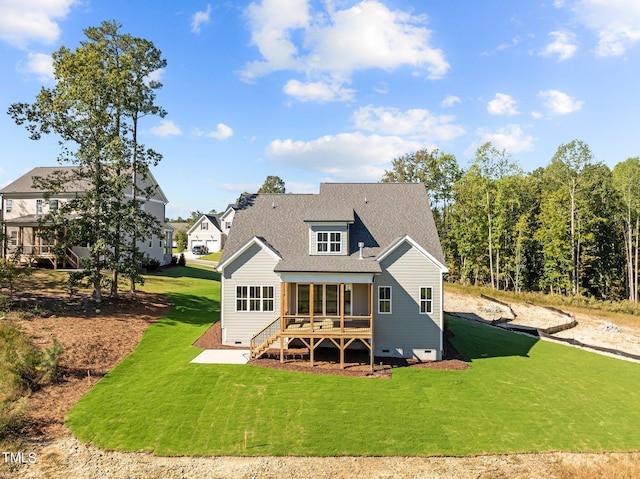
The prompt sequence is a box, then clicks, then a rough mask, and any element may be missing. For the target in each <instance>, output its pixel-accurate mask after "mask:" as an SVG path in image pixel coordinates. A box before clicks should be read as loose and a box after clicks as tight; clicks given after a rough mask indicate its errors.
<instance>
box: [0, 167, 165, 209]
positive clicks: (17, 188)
mask: <svg viewBox="0 0 640 479" xmlns="http://www.w3.org/2000/svg"><path fill="white" fill-rule="evenodd" d="M77 168H78V167H76V166H38V167H36V168H33V169H32V170H30V171H28V172H27V173H25V174H24V175H22V176H21V177H19V178H18V179H17V180H15V181H13V182H11V183H9V184H8V185H7V186H5V187H4V188H2V190H0V194H2V195H6V194H20V193H27V194H33V193H44V190H41V189H39V188H34V187H33V178H34V177H43V178H46V177H48V176H51V175H53V174H54V173H56V172H61V173H64V174H68V173H71V172H73V171H74V170H76V169H77ZM147 175H148V182H149V183H150V184H152V185H156V186H157V188H156V190H155V194H154V195H153V197H152V198H153V199H156V200H159V201H161V202H163V203H165V204H166V203H168V202H169V200H167V197H166V196H165V194H164V192H163V191H162V188H160V186H159V185H158V182H157V181H156V179H155V177H154V176H153V174H152V173H151V171H149V170H147ZM142 186H145V185H142ZM89 187H90V185H89V182H88V181H86V180H84V179H80V180H76V181H73V182H71V183H70V184H69V185H68V186H67V188H66V189H65V193H81V192H83V191H85V190H86V189H88V188H89Z"/></svg>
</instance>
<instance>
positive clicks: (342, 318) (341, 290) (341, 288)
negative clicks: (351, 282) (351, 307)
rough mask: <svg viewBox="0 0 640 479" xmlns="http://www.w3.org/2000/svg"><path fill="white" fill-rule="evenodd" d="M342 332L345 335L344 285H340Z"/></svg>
mask: <svg viewBox="0 0 640 479" xmlns="http://www.w3.org/2000/svg"><path fill="white" fill-rule="evenodd" d="M340 332H341V333H344V283H340Z"/></svg>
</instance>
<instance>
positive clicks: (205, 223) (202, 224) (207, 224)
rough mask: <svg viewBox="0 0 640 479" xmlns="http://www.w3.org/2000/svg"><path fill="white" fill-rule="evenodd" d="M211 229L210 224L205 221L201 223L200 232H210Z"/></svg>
mask: <svg viewBox="0 0 640 479" xmlns="http://www.w3.org/2000/svg"><path fill="white" fill-rule="evenodd" d="M208 229H209V223H207V222H206V221H203V222H202V223H200V230H208Z"/></svg>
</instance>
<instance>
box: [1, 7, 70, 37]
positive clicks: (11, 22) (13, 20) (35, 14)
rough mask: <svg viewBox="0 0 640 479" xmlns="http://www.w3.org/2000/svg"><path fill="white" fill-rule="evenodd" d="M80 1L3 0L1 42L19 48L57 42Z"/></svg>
mask: <svg viewBox="0 0 640 479" xmlns="http://www.w3.org/2000/svg"><path fill="white" fill-rule="evenodd" d="M76 1H77V0H19V1H16V0H0V39H2V40H4V41H5V42H8V43H10V44H11V45H13V46H16V47H18V48H26V47H27V45H28V44H29V42H30V41H38V42H42V43H45V44H51V43H54V42H55V41H56V40H58V38H59V36H60V27H59V25H58V23H57V22H56V21H57V20H62V19H64V18H65V17H66V16H67V14H68V13H69V10H70V8H71V6H72V5H73V4H74V3H76Z"/></svg>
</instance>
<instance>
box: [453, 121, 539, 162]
mask: <svg viewBox="0 0 640 479" xmlns="http://www.w3.org/2000/svg"><path fill="white" fill-rule="evenodd" d="M477 134H478V136H479V137H480V140H479V141H478V142H474V143H473V144H472V145H471V146H470V147H469V148H468V149H467V150H466V151H465V155H466V156H473V155H474V154H475V151H476V150H477V149H478V147H479V146H480V145H482V144H484V143H486V142H487V141H490V142H491V143H492V144H493V146H495V147H496V148H498V149H499V150H506V151H507V152H508V153H520V152H523V151H531V150H533V143H534V142H535V141H536V140H537V138H535V137H533V136H531V135H525V133H524V131H523V130H522V127H521V126H520V125H507V126H506V127H504V128H499V129H498V130H495V131H491V130H488V129H485V128H480V129H479V130H478V132H477Z"/></svg>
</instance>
